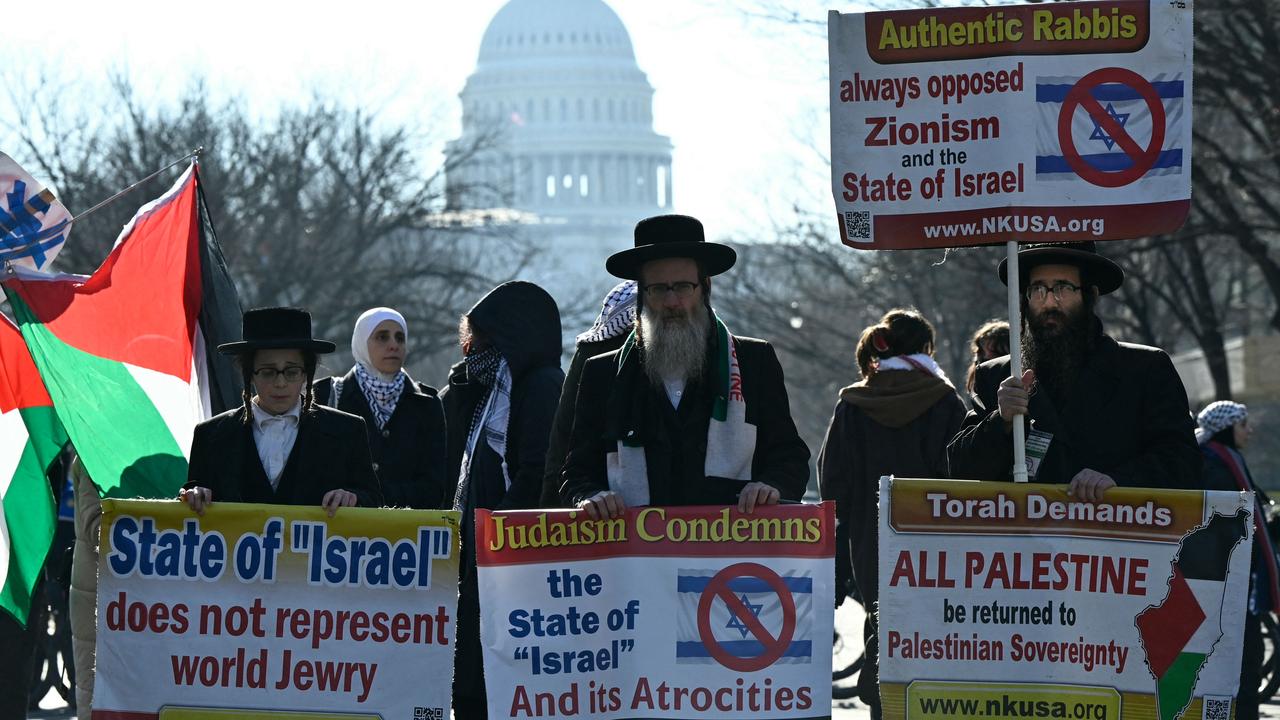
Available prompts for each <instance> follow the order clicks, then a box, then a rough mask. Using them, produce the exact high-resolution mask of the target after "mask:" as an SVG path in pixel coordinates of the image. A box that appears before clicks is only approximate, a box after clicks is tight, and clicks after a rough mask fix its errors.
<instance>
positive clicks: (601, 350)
mask: <svg viewBox="0 0 1280 720" xmlns="http://www.w3.org/2000/svg"><path fill="white" fill-rule="evenodd" d="M626 340H627V333H623V334H621V335H618V336H617V337H613V338H609V339H608V340H600V341H597V342H589V343H585V342H584V343H578V345H577V347H576V348H575V349H574V351H573V359H572V360H570V361H569V372H568V373H567V374H566V375H565V377H564V389H563V390H561V391H560V403H559V405H557V407H556V418H555V422H554V423H553V424H552V426H551V439H550V441H549V442H548V443H547V462H546V467H545V468H544V470H543V472H542V497H541V499H540V501H539V504H540V505H541V506H542V507H557V506H558V505H560V504H561V503H560V482H561V479H560V473H561V472H562V471H563V470H564V458H565V456H566V455H568V454H569V436H570V435H571V434H572V433H573V413H574V410H575V409H576V408H575V406H576V405H577V402H578V382H579V381H580V380H581V379H582V368H583V367H585V366H586V364H587V360H590V359H591V358H593V357H595V356H597V355H603V354H605V353H607V352H613V351H614V350H617V349H618V348H620V347H622V343H624V342H626Z"/></svg>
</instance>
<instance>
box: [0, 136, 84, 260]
mask: <svg viewBox="0 0 1280 720" xmlns="http://www.w3.org/2000/svg"><path fill="white" fill-rule="evenodd" d="M70 232H71V213H69V212H67V209H66V208H65V207H63V206H62V203H60V202H58V200H57V199H56V198H54V196H53V193H52V192H50V191H49V190H47V189H45V188H44V187H43V186H41V185H40V183H38V182H36V180H35V179H34V178H32V177H31V176H30V175H28V174H27V173H26V171H25V170H23V169H22V168H21V167H20V166H19V165H18V163H16V162H14V161H13V159H12V158H10V157H9V156H8V155H5V154H4V153H0V264H4V263H6V262H12V263H14V264H17V265H21V266H23V267H26V268H28V269H31V270H44V269H45V268H46V267H47V266H48V265H49V263H51V262H53V258H54V257H55V256H57V254H58V251H59V250H61V249H62V245H63V243H65V242H66V241H67V235H68V234H69V233H70Z"/></svg>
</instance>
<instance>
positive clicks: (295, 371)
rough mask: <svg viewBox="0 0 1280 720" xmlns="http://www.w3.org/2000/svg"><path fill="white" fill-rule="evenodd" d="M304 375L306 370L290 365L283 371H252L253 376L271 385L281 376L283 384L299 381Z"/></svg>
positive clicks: (269, 369) (260, 369) (261, 368)
mask: <svg viewBox="0 0 1280 720" xmlns="http://www.w3.org/2000/svg"><path fill="white" fill-rule="evenodd" d="M306 374H307V371H306V369H304V368H300V367H298V366H297V365H291V366H289V367H287V368H285V369H284V370H277V369H276V368H273V367H260V368H258V369H257V370H254V371H253V376H254V377H256V378H258V379H259V380H261V381H262V382H265V383H273V382H275V381H276V378H278V377H281V376H283V377H284V381H285V382H291V383H295V382H298V381H299V380H301V379H302V376H303V375H306Z"/></svg>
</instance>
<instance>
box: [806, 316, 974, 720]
mask: <svg viewBox="0 0 1280 720" xmlns="http://www.w3.org/2000/svg"><path fill="white" fill-rule="evenodd" d="M933 349H934V330H933V325H932V324H930V323H929V321H928V320H927V319H925V317H924V316H923V315H921V314H920V313H919V312H917V311H916V310H914V309H897V310H890V311H889V312H888V313H885V315H884V317H882V318H881V319H880V322H879V323H877V324H875V325H872V326H871V327H868V328H866V329H865V330H863V331H862V335H861V337H860V338H859V340H858V346H857V350H856V352H855V355H856V358H857V364H858V370H859V371H860V372H861V374H862V379H861V380H859V381H858V382H857V383H854V384H853V385H850V386H849V387H846V388H844V389H843V390H841V391H840V398H839V400H838V401H837V402H836V407H835V412H833V413H832V416H831V424H830V425H829V426H828V428H827V436H826V439H825V440H824V441H823V443H822V450H821V451H820V452H819V453H818V488H819V490H820V491H821V493H822V499H823V500H835V501H836V603H837V604H839V603H841V602H843V601H844V598H845V596H846V595H847V594H848V591H849V590H851V589H854V588H856V589H857V591H858V592H859V593H860V597H861V600H862V604H863V606H864V607H865V608H866V610H867V614H866V620H865V622H864V625H863V639H864V641H865V648H866V651H865V653H864V655H863V657H864V664H863V666H862V671H861V672H860V673H859V675H858V695H859V697H860V698H862V701H863V702H865V703H866V704H867V706H868V707H869V708H870V709H871V715H872V717H873V718H879V717H880V691H879V685H878V683H877V664H876V654H877V650H878V642H877V629H876V621H875V617H876V604H877V591H878V588H879V585H878V575H877V571H878V568H877V563H878V559H879V555H878V547H879V545H878V543H877V542H876V533H877V531H878V529H879V521H878V518H879V515H878V512H877V497H878V495H879V488H880V477H881V476H883V475H898V476H905V477H922V478H940V477H947V443H948V442H949V441H950V440H951V438H952V437H953V436H954V435H955V434H956V432H957V431H958V430H959V429H960V424H961V422H962V421H963V420H964V416H965V410H966V408H965V404H964V401H963V400H961V399H960V396H959V395H958V394H957V393H956V389H955V387H953V386H952V384H951V381H950V380H948V379H947V375H946V373H944V372H943V371H942V368H941V367H939V366H938V363H937V362H935V361H934V359H933Z"/></svg>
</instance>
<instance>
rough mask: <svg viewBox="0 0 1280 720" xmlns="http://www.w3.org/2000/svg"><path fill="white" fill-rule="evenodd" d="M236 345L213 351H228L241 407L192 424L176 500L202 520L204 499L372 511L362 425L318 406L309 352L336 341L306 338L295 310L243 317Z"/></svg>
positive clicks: (304, 323) (378, 500)
mask: <svg viewBox="0 0 1280 720" xmlns="http://www.w3.org/2000/svg"><path fill="white" fill-rule="evenodd" d="M242 329H243V333H242V334H243V338H244V339H243V340H240V341H238V342H232V343H226V344H223V345H219V346H218V351H219V352H221V353H223V354H227V355H235V356H236V360H237V362H238V364H239V366H240V368H241V371H242V373H243V377H244V404H243V405H241V406H240V407H238V408H236V409H234V410H229V411H227V412H225V413H222V414H221V415H218V416H216V417H213V418H210V419H209V420H206V421H205V422H202V423H200V424H199V425H197V426H196V431H195V438H194V439H193V441H192V443H191V461H190V464H189V467H188V471H187V483H186V484H185V485H183V486H182V491H181V493H180V495H179V497H180V498H181V499H182V500H183V501H184V502H186V503H187V505H189V506H190V507H191V509H192V510H195V511H196V513H197V514H204V509H205V508H206V507H208V505H209V504H210V503H212V502H256V503H271V504H278V505H320V506H322V507H324V508H325V509H326V510H328V511H329V515H330V516H332V515H333V514H334V513H335V512H337V510H338V508H340V507H351V506H355V505H359V506H361V507H378V506H380V505H382V504H383V500H382V490H381V489H380V487H379V485H378V478H377V476H376V475H375V474H374V471H373V461H372V459H371V458H370V456H369V443H368V440H367V439H366V437H365V427H364V421H363V420H361V419H360V418H358V417H354V416H352V415H348V414H346V413H343V412H339V411H337V410H333V409H331V408H327V407H323V406H320V405H317V404H316V403H315V401H314V398H313V396H312V391H311V381H312V379H313V378H314V377H315V372H316V362H317V356H318V355H320V354H324V353H331V352H333V350H334V344H333V343H331V342H328V341H325V340H316V339H313V338H312V337H311V314H310V313H308V312H307V311H305V310H300V309H298V308H258V309H254V310H249V311H247V312H245V314H244V317H243V319H242Z"/></svg>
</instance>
